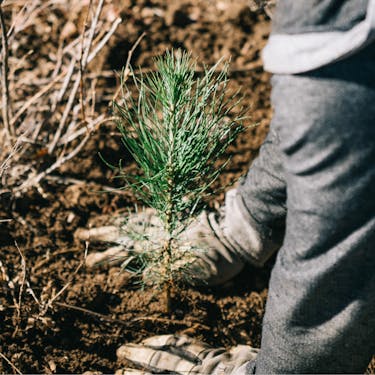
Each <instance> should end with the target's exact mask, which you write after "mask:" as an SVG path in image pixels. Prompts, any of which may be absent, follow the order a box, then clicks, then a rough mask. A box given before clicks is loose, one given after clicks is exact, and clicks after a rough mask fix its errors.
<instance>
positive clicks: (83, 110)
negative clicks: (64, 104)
mask: <svg viewBox="0 0 375 375" xmlns="http://www.w3.org/2000/svg"><path fill="white" fill-rule="evenodd" d="M91 7H92V0H90V2H89V6H88V8H87V14H86V19H85V23H84V25H83V31H82V40H81V56H80V59H79V75H80V84H79V88H80V90H79V101H80V104H81V116H82V121H83V122H84V123H86V112H85V106H84V104H83V96H84V73H85V67H84V66H83V50H84V44H85V37H84V35H85V33H86V30H87V24H88V20H89V17H90V12H91Z"/></svg>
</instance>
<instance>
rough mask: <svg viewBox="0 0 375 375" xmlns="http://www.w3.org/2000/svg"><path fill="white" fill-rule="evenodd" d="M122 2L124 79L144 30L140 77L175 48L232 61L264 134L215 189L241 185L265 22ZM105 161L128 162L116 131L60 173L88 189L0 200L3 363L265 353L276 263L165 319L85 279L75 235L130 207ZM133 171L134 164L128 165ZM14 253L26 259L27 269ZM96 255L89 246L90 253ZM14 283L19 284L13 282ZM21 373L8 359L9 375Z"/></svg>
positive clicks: (235, 82) (218, 9)
mask: <svg viewBox="0 0 375 375" xmlns="http://www.w3.org/2000/svg"><path fill="white" fill-rule="evenodd" d="M114 3H115V4H117V5H116V6H118V7H119V8H121V12H122V16H123V19H124V20H125V21H124V23H123V24H122V25H121V26H120V28H119V29H118V31H117V33H116V36H115V38H114V39H113V40H112V42H110V44H109V45H108V47H107V51H106V53H105V54H103V57H102V59H103V64H104V69H107V70H113V69H116V70H118V69H120V68H121V67H122V66H123V65H124V63H125V61H126V57H127V54H128V52H129V49H130V48H131V46H132V45H133V44H134V42H135V41H136V40H137V38H138V37H139V36H140V34H141V33H142V32H144V31H145V32H146V36H145V37H144V38H143V40H142V41H141V43H140V45H139V47H138V48H137V50H136V51H135V53H134V55H133V61H132V63H133V65H134V66H137V65H140V66H142V67H143V68H152V67H153V63H152V58H153V57H154V56H155V55H158V54H160V53H163V52H164V51H165V49H167V48H171V47H173V48H177V47H182V48H185V49H187V50H190V51H192V55H193V56H195V57H197V58H198V59H199V61H201V62H204V63H206V64H213V63H215V62H216V61H217V60H218V59H219V58H220V57H222V56H224V57H225V58H229V57H231V74H230V78H231V80H232V83H231V85H232V87H233V89H237V88H239V87H241V91H242V93H243V94H244V95H245V101H244V105H245V106H247V107H248V108H249V114H250V115H251V121H249V123H250V122H251V123H257V124H259V125H258V127H256V128H251V129H249V130H247V131H246V132H245V133H244V134H242V135H241V136H240V138H239V139H238V141H237V142H236V144H235V145H234V146H233V147H231V149H230V150H229V151H228V152H229V153H230V154H231V155H232V156H233V158H232V162H231V164H230V165H229V166H228V168H227V170H226V171H225V173H224V174H223V176H222V177H221V178H220V181H219V182H218V183H219V184H222V185H225V184H227V183H228V182H230V181H233V179H235V178H238V177H239V176H240V175H242V174H244V173H245V172H246V170H247V168H248V166H249V163H250V162H251V160H252V159H253V158H254V157H255V156H256V154H257V152H258V149H259V146H260V144H261V142H262V140H263V139H264V137H265V135H266V133H267V129H268V125H269V121H270V117H271V110H270V102H269V92H270V85H269V75H268V74H267V73H265V72H264V71H263V70H262V67H261V61H260V57H259V54H260V49H261V48H262V47H263V46H264V44H265V41H266V38H267V36H268V33H269V20H268V19H267V16H266V15H265V14H263V13H262V12H261V11H259V12H252V11H250V9H249V8H248V7H247V6H246V4H247V1H242V2H241V1H235V2H234V1H233V2H232V1H230V0H226V1H215V2H214V1H206V0H188V1H167V0H137V1H135V0H134V1H131V0H123V1H117V2H114ZM77 22H78V21H77ZM36 44H37V43H36ZM40 48H41V47H40ZM115 83H116V82H114V81H113V79H105V80H104V79H103V82H101V85H102V87H103V93H104V92H113V91H114V90H115ZM103 96H104V94H103ZM103 100H104V99H103ZM103 108H104V106H103ZM98 151H99V152H101V153H102V155H103V156H104V158H105V159H106V160H108V161H109V162H112V161H113V162H115V163H116V162H117V161H118V159H119V158H123V159H125V160H128V159H129V158H128V155H127V154H126V153H125V151H124V149H123V147H122V146H121V142H120V139H119V134H118V133H117V131H116V129H115V127H114V126H112V125H108V126H107V127H102V128H101V130H100V133H99V134H96V135H94V136H93V138H92V141H91V142H90V143H89V144H88V146H87V147H86V148H85V149H84V150H83V151H82V152H81V154H80V155H79V156H78V157H77V158H76V159H74V160H73V161H72V162H70V163H68V164H67V165H65V166H63V167H62V168H60V170H59V176H63V177H64V178H70V179H76V180H81V182H79V181H78V182H77V181H76V182H74V181H72V180H69V181H67V182H66V183H61V182H58V181H45V182H44V183H43V184H42V188H43V190H44V196H42V195H41V194H40V192H38V191H32V192H29V193H28V194H27V195H26V196H23V197H21V198H17V199H16V198H12V197H5V196H2V197H1V199H2V200H1V201H0V220H1V219H5V218H10V219H12V220H11V221H10V222H8V223H0V247H1V255H0V260H1V262H2V269H0V282H1V289H0V322H1V325H0V353H2V354H3V355H4V356H5V357H6V358H7V359H9V360H10V361H11V362H12V364H13V365H15V366H16V367H17V368H18V369H19V370H20V371H21V372H25V373H81V372H84V371H89V370H90V371H99V372H103V373H113V372H114V371H115V370H117V369H118V368H120V365H121V364H119V363H117V359H116V349H117V348H118V347H119V346H120V345H121V344H124V343H127V342H134V341H135V342H139V341H140V340H141V339H144V338H146V337H149V336H151V335H155V334H166V333H185V334H188V335H191V336H192V337H196V338H199V339H202V340H204V341H206V342H208V343H210V344H212V345H213V346H215V347H218V346H225V347H230V346H233V345H236V344H248V345H252V346H255V347H259V345H260V334H261V320H262V317H263V313H264V305H265V300H266V296H267V283H268V279H269V274H270V269H271V267H272V261H271V262H269V264H267V265H266V267H265V268H264V269H261V270H259V269H253V268H251V267H250V266H249V267H248V268H247V269H246V270H245V271H244V272H243V273H242V274H241V275H239V276H238V278H237V279H236V280H234V281H233V282H231V283H230V284H228V285H226V286H224V287H220V288H216V289H207V288H205V289H202V290H195V289H189V288H187V289H185V290H183V291H181V292H180V293H179V295H178V298H176V297H175V300H174V306H175V310H174V312H173V315H172V316H171V317H168V316H166V315H165V314H164V313H163V304H162V301H160V295H159V294H158V293H157V292H156V291H154V290H148V289H145V290H141V289H139V288H138V287H137V286H136V285H134V284H133V283H132V282H131V280H130V278H129V275H128V274H127V273H125V272H120V269H119V268H117V267H112V268H111V267H103V268H101V269H97V270H95V271H91V270H88V269H85V268H84V267H81V268H78V270H77V267H79V265H80V263H81V260H82V258H83V255H84V250H85V244H83V243H80V242H77V241H75V240H74V238H73V234H74V232H75V230H76V229H77V228H79V227H87V226H88V225H89V223H94V224H96V225H99V224H100V223H103V222H105V221H106V219H107V218H108V217H110V216H113V215H116V214H121V213H124V212H127V210H128V208H129V207H130V208H132V207H133V205H134V199H133V197H132V195H131V194H130V193H128V192H125V193H121V194H120V193H100V190H101V189H102V186H103V185H107V186H108V185H110V186H115V185H116V184H117V186H119V185H118V184H119V182H118V181H117V180H114V179H113V172H112V171H111V170H109V169H108V167H106V166H105V165H104V164H103V162H102V161H101V160H100V158H99V157H98ZM128 168H134V165H133V164H132V163H129V166H128ZM222 199H223V194H219V195H217V196H215V197H214V198H213V200H212V201H211V202H210V205H211V207H214V206H217V205H218V204H219V203H220V202H221V201H222ZM15 242H16V243H17V245H18V247H19V249H20V251H21V252H22V254H23V256H24V257H25V261H26V265H25V267H23V265H22V261H21V260H22V259H21V255H20V253H19V251H18V250H17V248H16V247H15V245H14V244H15ZM98 249H100V246H98V245H93V244H89V247H88V251H95V250H98ZM24 270H26V275H25V273H24ZM249 275H250V276H249ZM17 276H18V278H16V279H15V280H14V285H13V284H12V283H9V282H8V281H7V279H6V278H7V277H9V278H10V279H11V280H12V279H14V278H15V277H17ZM23 280H26V281H27V282H28V283H29V284H27V283H26V282H23ZM20 285H23V287H22V294H20V289H19V286H20ZM28 285H29V286H30V287H31V289H32V291H33V293H34V295H35V298H34V297H33V295H32V293H31V292H30V289H29V287H28ZM62 288H65V289H64V291H63V293H62V294H61V295H60V296H59V297H58V298H56V299H55V300H54V301H53V303H52V305H51V306H50V308H49V309H47V310H46V311H45V312H44V314H41V313H40V310H41V307H40V306H39V305H38V303H37V302H36V301H35V299H38V301H39V303H41V304H43V303H44V304H45V303H48V301H51V300H52V299H53V298H54V296H56V294H57V293H58V292H59V291H61V290H62ZM20 295H21V298H19V296H20ZM19 302H20V303H19ZM19 304H20V306H19V308H17V305H19ZM374 369H375V367H374V366H373V367H372V370H374ZM14 371H15V370H14V368H12V367H11V366H10V365H9V364H8V363H7V362H6V361H5V360H4V359H3V358H0V372H1V373H13V372H14Z"/></svg>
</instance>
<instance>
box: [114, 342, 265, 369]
mask: <svg viewBox="0 0 375 375" xmlns="http://www.w3.org/2000/svg"><path fill="white" fill-rule="evenodd" d="M257 353H258V350H257V349H254V348H252V347H250V346H246V345H238V346H235V347H234V348H232V349H231V350H229V351H225V349H223V348H220V349H213V348H211V347H210V346H209V345H207V344H205V343H203V342H200V341H197V340H194V339H192V338H190V337H187V336H178V335H163V336H155V337H150V338H148V339H146V340H143V341H142V342H141V343H140V344H126V345H123V346H121V347H120V348H119V349H117V358H118V359H119V360H120V361H123V360H127V361H129V362H131V363H132V364H133V365H134V367H136V368H137V369H138V370H134V369H130V368H127V369H122V370H118V371H116V374H117V375H126V374H133V375H134V374H138V375H141V374H164V373H167V374H170V373H172V374H181V375H182V374H183V375H193V374H197V375H198V374H212V375H219V374H220V375H227V374H232V375H234V374H237V375H240V374H245V368H244V367H245V366H246V364H247V363H248V362H249V361H252V360H254V359H255V358H256V355H257Z"/></svg>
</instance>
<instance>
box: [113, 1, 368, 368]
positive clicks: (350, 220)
mask: <svg viewBox="0 0 375 375" xmlns="http://www.w3.org/2000/svg"><path fill="white" fill-rule="evenodd" d="M263 60H264V67H265V69H266V70H267V71H269V72H271V73H273V77H272V81H271V83H272V94H271V101H272V106H273V109H274V115H273V119H272V122H271V126H270V131H269V134H268V136H267V138H266V140H265V142H264V144H263V145H262V147H261V149H260V153H259V156H258V158H257V159H256V160H255V161H254V163H253V165H252V166H251V168H250V170H249V172H248V173H247V175H246V176H245V177H244V178H243V180H242V181H241V182H240V184H239V185H238V186H237V188H236V189H234V190H231V191H229V192H228V193H227V195H226V199H225V205H224V207H223V209H222V210H221V212H220V213H210V214H208V213H205V212H204V213H203V214H202V215H201V217H200V220H199V222H198V224H195V225H194V226H193V227H192V228H188V232H189V238H192V239H196V240H197V241H201V242H202V241H203V242H205V243H206V245H207V246H208V248H209V250H208V252H207V254H206V255H205V257H206V258H205V259H203V261H204V262H205V263H206V264H208V265H209V271H210V272H208V274H207V275H208V276H207V277H206V282H207V283H209V284H210V285H217V284H220V283H222V282H224V281H226V280H228V279H230V278H232V277H233V276H235V275H236V274H237V273H239V272H240V271H241V269H242V267H243V265H244V263H245V262H250V263H252V264H255V265H257V266H261V265H262V264H264V262H265V261H266V260H267V259H268V258H269V257H270V256H271V255H272V254H273V253H274V252H275V251H278V253H277V257H276V263H275V265H274V267H273V270H272V274H271V280H270V284H269V294H268V299H267V304H266V312H265V317H264V321H263V329H262V341H261V348H260V351H259V352H258V351H257V350H255V349H253V348H250V347H247V346H241V345H239V346H238V347H235V348H233V349H232V350H231V351H229V352H226V351H225V350H224V349H212V348H209V347H208V346H207V345H205V344H204V343H200V342H198V341H195V340H193V339H190V338H187V337H180V336H176V335H166V336H157V337H154V338H149V339H147V340H145V341H144V342H143V343H141V344H139V345H135V344H127V345H124V346H122V347H121V348H119V350H118V356H119V357H120V358H127V359H128V360H130V361H131V362H133V363H135V364H136V365H137V366H136V367H138V368H144V369H145V370H144V371H145V372H142V371H143V370H142V371H140V372H139V373H162V372H169V373H179V374H182V373H189V374H192V373H206V374H251V373H256V374H258V373H259V374H260V373H267V374H271V373H363V372H364V371H365V369H366V367H367V365H368V363H369V361H370V359H371V356H372V354H373V353H375V340H374V339H373V338H374V335H375V272H374V270H375V254H374V250H375V249H374V244H375V215H374V213H375V199H374V197H375V147H374V139H375V137H374V136H375V104H374V103H375V1H374V0H306V1H294V0H279V1H278V3H277V6H276V10H275V13H274V18H273V28H272V33H271V35H270V38H269V41H268V44H267V46H266V47H265V50H264V51H263ZM202 256H203V255H202ZM129 371H130V370H129ZM133 371H135V370H133ZM124 373H127V370H124ZM132 373H133V372H132Z"/></svg>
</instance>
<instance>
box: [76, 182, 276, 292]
mask: <svg viewBox="0 0 375 375" xmlns="http://www.w3.org/2000/svg"><path fill="white" fill-rule="evenodd" d="M130 233H137V234H138V235H137V236H130V235H129V234H130ZM75 237H76V238H78V239H80V240H85V241H90V242H107V243H112V244H113V245H115V246H112V247H110V248H108V249H107V250H106V251H103V252H95V253H92V254H89V255H88V256H87V259H86V265H87V266H88V267H95V266H98V265H100V264H103V263H108V262H112V263H121V262H123V261H124V260H126V259H127V258H129V256H131V254H133V253H134V252H135V253H137V252H142V251H144V249H145V246H146V245H145V244H146V242H145V241H147V240H149V239H152V240H153V241H154V242H157V241H158V239H161V238H165V233H164V232H163V226H162V223H161V220H160V219H159V218H158V217H157V215H156V214H155V211H154V210H152V209H145V210H143V211H141V212H139V213H135V214H129V216H128V218H127V220H126V221H125V220H124V218H115V219H113V222H112V224H111V225H108V226H103V227H99V228H93V229H83V228H80V229H78V230H77V231H76V233H75ZM180 241H181V243H182V244H183V245H184V247H188V246H190V248H192V249H199V250H200V251H193V252H190V253H189V252H186V254H187V255H188V254H189V255H188V256H187V258H188V259H186V263H187V264H189V273H190V278H189V280H191V283H192V284H197V283H202V284H205V285H208V286H216V285H220V284H224V283H226V282H227V281H228V280H230V279H232V278H233V277H234V276H236V275H237V274H239V273H240V271H241V270H242V269H243V267H244V265H245V263H246V262H250V263H251V264H253V265H255V266H262V265H263V264H264V262H265V261H266V260H267V259H268V258H269V256H270V255H271V254H272V253H273V252H274V251H275V249H276V246H275V245H274V244H273V243H272V242H271V241H269V240H264V239H262V238H261V236H260V235H259V233H258V231H257V230H256V229H255V225H254V222H253V221H252V218H251V217H250V215H249V214H248V213H247V212H246V209H245V208H244V206H243V204H242V200H241V197H240V196H239V194H238V193H237V190H236V189H232V190H230V191H228V192H227V193H226V197H225V204H224V206H223V207H222V208H221V209H220V210H219V211H218V212H211V213H208V212H207V211H203V212H202V213H201V214H200V215H199V216H198V218H197V219H196V220H194V221H193V222H192V223H191V224H190V225H189V226H188V227H187V228H186V229H185V230H184V232H183V233H181V235H180ZM192 257H193V259H192ZM182 261H183V260H182Z"/></svg>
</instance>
